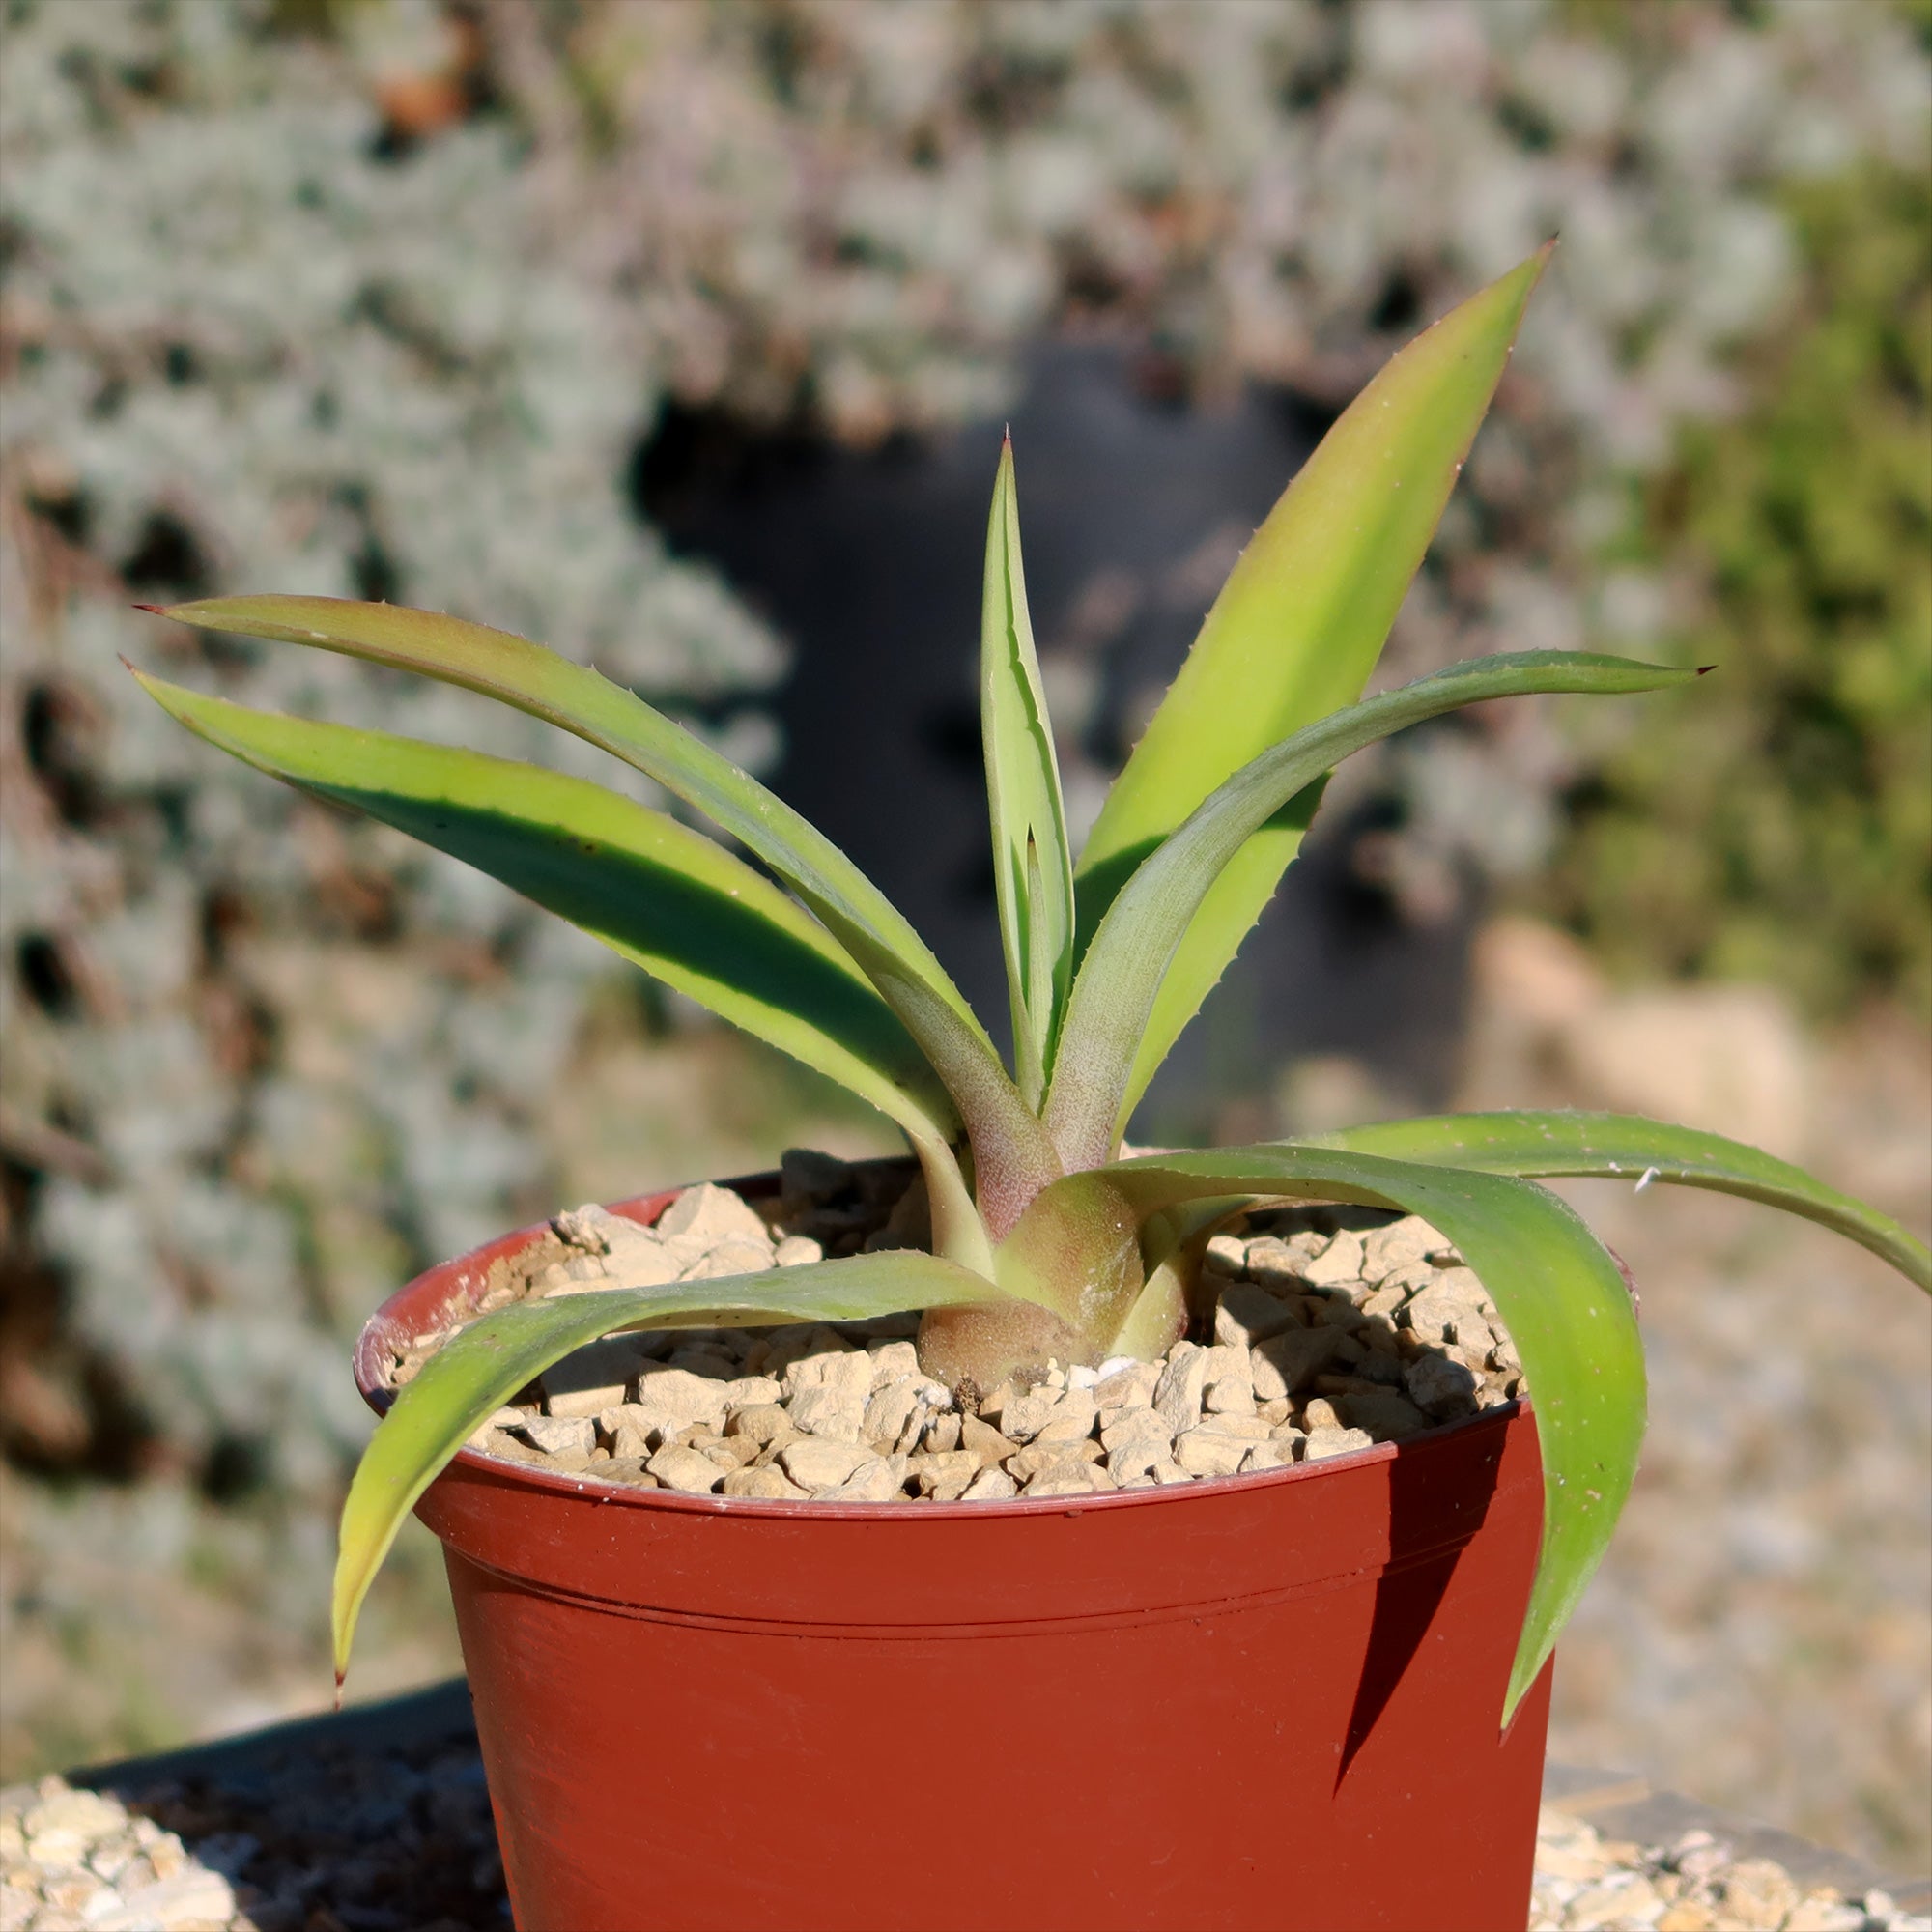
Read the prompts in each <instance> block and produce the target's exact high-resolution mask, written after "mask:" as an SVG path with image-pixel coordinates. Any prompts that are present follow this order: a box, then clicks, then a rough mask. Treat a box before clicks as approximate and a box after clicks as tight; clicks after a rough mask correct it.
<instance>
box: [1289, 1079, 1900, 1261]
mask: <svg viewBox="0 0 1932 1932" xmlns="http://www.w3.org/2000/svg"><path fill="white" fill-rule="evenodd" d="M1304 1145H1316V1146H1321V1147H1336V1148H1349V1149H1352V1150H1355V1151H1360V1152H1363V1153H1378V1154H1388V1155H1392V1156H1393V1157H1395V1158H1396V1159H1399V1160H1425V1161H1432V1162H1441V1163H1443V1164H1445V1165H1447V1166H1451V1167H1464V1168H1480V1169H1482V1170H1483V1171H1484V1172H1485V1173H1489V1174H1516V1175H1525V1176H1532V1177H1534V1176H1539V1175H1549V1176H1554V1175H1585V1176H1594V1177H1597V1178H1599V1179H1625V1180H1628V1179H1634V1180H1635V1181H1636V1182H1637V1184H1638V1185H1644V1184H1647V1181H1652V1180H1664V1181H1670V1182H1673V1183H1675V1184H1677V1185H1679V1186H1683V1187H1708V1188H1712V1189H1715V1190H1716V1191H1717V1192H1719V1193H1720V1194H1736V1195H1741V1196H1742V1197H1743V1198H1744V1199H1745V1200H1747V1201H1762V1202H1764V1203H1766V1204H1767V1205H1768V1206H1769V1207H1773V1208H1784V1209H1785V1210H1786V1211H1787V1212H1788V1213H1792V1214H1801V1215H1803V1216H1804V1219H1806V1220H1807V1221H1816V1222H1817V1223H1818V1224H1819V1225H1820V1226H1821V1227H1825V1228H1831V1229H1833V1230H1834V1231H1835V1232H1836V1233H1838V1234H1840V1235H1844V1236H1848V1237H1849V1238H1850V1239H1852V1240H1854V1241H1856V1242H1858V1244H1859V1245H1860V1246H1861V1247H1862V1248H1869V1249H1870V1250H1871V1252H1872V1253H1873V1254H1875V1255H1877V1256H1878V1257H1879V1258H1880V1260H1882V1261H1887V1262H1889V1263H1890V1264H1891V1265H1892V1266H1893V1267H1895V1268H1896V1269H1897V1270H1898V1271H1899V1273H1901V1274H1902V1275H1904V1276H1905V1277H1906V1279H1907V1280H1909V1281H1913V1282H1916V1283H1917V1284H1918V1286H1919V1287H1920V1288H1922V1289H1924V1290H1926V1291H1927V1292H1928V1293H1932V1250H1928V1249H1927V1247H1926V1245H1925V1243H1924V1242H1923V1241H1921V1240H1918V1239H1917V1238H1916V1237H1915V1236H1912V1235H1911V1234H1909V1233H1907V1231H1906V1230H1905V1229H1903V1228H1901V1227H1900V1226H1899V1225H1898V1223H1897V1222H1896V1221H1894V1220H1892V1219H1891V1218H1890V1217H1889V1215H1885V1214H1881V1213H1880V1212H1879V1211H1878V1210H1877V1209H1876V1208H1868V1207H1866V1206H1865V1204H1864V1203H1863V1202H1862V1201H1858V1200H1855V1199H1853V1197H1852V1196H1851V1195H1849V1194H1840V1193H1839V1192H1838V1191H1837V1189H1836V1188H1833V1187H1827V1186H1826V1185H1825V1184H1824V1183H1823V1182H1822V1181H1818V1180H1814V1179H1812V1178H1811V1177H1810V1176H1809V1175H1808V1174H1806V1173H1805V1172H1804V1170H1803V1169H1802V1168H1797V1167H1792V1166H1791V1165H1789V1163H1787V1162H1785V1161H1781V1160H1777V1159H1775V1158H1774V1157H1773V1156H1772V1155H1770V1154H1768V1153H1761V1152H1759V1151H1758V1150H1757V1149H1756V1148H1753V1147H1746V1146H1744V1145H1743V1144H1742V1143H1741V1142H1738V1141H1732V1140H1726V1139H1725V1138H1724V1137H1723V1136H1722V1135H1721V1134H1708V1133H1704V1132H1702V1131H1700V1130H1699V1129H1697V1128H1695V1127H1674V1126H1669V1125H1666V1124H1665V1123H1664V1122H1661V1121H1646V1120H1642V1119H1639V1118H1637V1117H1635V1116H1634V1115H1630V1114H1589V1113H1571V1112H1556V1113H1531V1112H1524V1113H1497V1114H1443V1115H1438V1116H1435V1118H1433V1119H1429V1120H1419V1121H1389V1122H1382V1123H1379V1124H1377V1125H1375V1126H1367V1127H1350V1128H1349V1129H1347V1130H1346V1131H1345V1132H1342V1133H1335V1134H1321V1135H1315V1136H1311V1137H1310V1141H1309V1142H1307V1143H1304Z"/></svg>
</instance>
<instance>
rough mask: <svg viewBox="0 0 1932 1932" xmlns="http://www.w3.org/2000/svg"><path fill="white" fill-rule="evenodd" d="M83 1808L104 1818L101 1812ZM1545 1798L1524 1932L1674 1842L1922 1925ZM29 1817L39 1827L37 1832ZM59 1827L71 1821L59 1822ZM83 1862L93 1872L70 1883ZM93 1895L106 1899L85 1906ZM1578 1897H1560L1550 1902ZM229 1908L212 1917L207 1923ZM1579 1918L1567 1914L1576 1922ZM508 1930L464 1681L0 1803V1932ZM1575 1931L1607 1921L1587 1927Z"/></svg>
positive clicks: (1608, 1799) (1799, 1861) (1672, 1811)
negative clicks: (1607, 1863)
mask: <svg viewBox="0 0 1932 1932" xmlns="http://www.w3.org/2000/svg"><path fill="white" fill-rule="evenodd" d="M83 1793H96V1794H99V1796H100V1797H102V1798H106V1799H108V1800H110V1801H112V1806H111V1808H110V1807H106V1806H100V1805H98V1804H93V1801H91V1800H89V1799H86V1798H84V1797H81V1796H79V1794H83ZM1544 1795H1545V1804H1546V1817H1545V1832H1544V1833H1543V1837H1542V1839H1541V1840H1540V1842H1539V1861H1538V1864H1539V1871H1538V1890H1539V1914H1540V1916H1539V1918H1538V1919H1537V1921H1536V1922H1538V1923H1542V1924H1567V1923H1570V1922H1572V1921H1571V1918H1570V1917H1569V1916H1568V1914H1567V1912H1566V1911H1565V1909H1564V1908H1562V1907H1561V1906H1556V1907H1546V1904H1545V1903H1544V1901H1545V1900H1546V1898H1547V1896H1548V1887H1547V1884H1546V1875H1545V1874H1544V1872H1543V1870H1542V1865H1543V1860H1544V1856H1545V1854H1546V1852H1547V1851H1548V1848H1549V1846H1550V1845H1551V1844H1552V1843H1554V1842H1555V1841H1557V1840H1559V1839H1561V1837H1562V1836H1563V1834H1564V1833H1570V1834H1572V1836H1573V1838H1574V1837H1576V1836H1577V1835H1580V1836H1581V1837H1582V1838H1585V1839H1590V1840H1591V1841H1592V1842H1595V1841H1596V1840H1602V1841H1604V1843H1605V1845H1606V1846H1610V1847H1614V1846H1616V1845H1619V1844H1621V1845H1622V1847H1623V1850H1624V1853H1625V1855H1626V1857H1629V1856H1630V1853H1631V1846H1632V1845H1640V1846H1671V1845H1675V1844H1678V1843H1679V1842H1680V1841H1681V1840H1683V1838H1684V1837H1685V1834H1686V1833H1698V1832H1706V1833H1710V1834H1711V1837H1712V1838H1713V1839H1716V1840H1718V1841H1720V1842H1721V1843H1722V1844H1723V1845H1725V1846H1728V1847H1730V1848H1732V1853H1733V1856H1734V1858H1735V1860H1737V1861H1770V1863H1771V1864H1773V1865H1775V1866H1776V1867H1779V1868H1781V1870H1782V1871H1783V1872H1784V1873H1785V1874H1787V1875H1788V1876H1789V1878H1790V1879H1791V1881H1792V1883H1793V1885H1794V1886H1795V1888H1796V1889H1797V1891H1799V1892H1802V1893H1806V1894H1811V1893H1817V1892H1821V1891H1824V1890H1826V1889H1830V1890H1833V1891H1835V1892H1836V1893H1837V1894H1839V1895H1840V1896H1841V1897H1843V1898H1846V1899H1868V1898H1872V1897H1873V1894H1875V1893H1879V1892H1883V1893H1885V1894H1889V1898H1888V1899H1887V1901H1886V1906H1887V1909H1886V1911H1885V1912H1884V1914H1883V1915H1882V1916H1881V1915H1878V1914H1877V1913H1876V1912H1875V1913H1874V1916H1873V1917H1871V1918H1868V1919H1864V1918H1862V1917H1861V1914H1859V1913H1858V1912H1856V1911H1855V1912H1853V1913H1852V1914H1851V1917H1852V1918H1861V1922H1864V1923H1867V1924H1877V1925H1887V1926H1889V1925H1892V1924H1903V1923H1904V1922H1906V1920H1907V1919H1908V1918H1919V1917H1922V1915H1925V1914H1926V1913H1927V1911H1928V1909H1932V1882H1928V1881H1925V1880H1918V1881H1907V1880H1900V1879H1897V1878H1894V1877H1890V1876H1889V1875H1887V1874H1885V1873H1882V1872H1878V1871H1875V1870H1872V1869H1871V1868H1869V1867H1868V1866H1865V1865H1863V1864H1861V1862H1860V1861H1857V1860H1855V1859H1851V1858H1847V1857H1845V1856H1844V1855H1842V1854H1840V1853H1836V1852H1832V1851H1829V1850H1826V1849H1825V1848H1823V1847H1821V1846H1817V1845H1812V1844H1808V1843H1806V1842H1805V1841H1804V1840H1803V1839H1800V1838H1796V1837H1793V1836H1792V1835H1790V1834H1789V1833H1783V1832H1777V1831H1774V1830H1772V1829H1770V1828H1769V1827H1766V1826H1761V1825H1757V1824H1753V1823H1751V1822H1750V1821H1748V1820H1745V1819H1740V1818H1737V1817H1735V1816H1731V1815H1729V1814H1726V1813H1723V1812H1720V1811H1717V1810H1715V1809H1713V1808H1712V1807H1710V1806H1707V1805H1701V1804H1696V1803H1695V1802H1693V1801H1692V1800H1690V1799H1687V1798H1683V1797H1681V1796H1679V1795H1678V1794H1676V1793H1674V1792H1669V1791H1662V1790H1658V1789H1656V1788H1655V1787H1653V1786H1652V1785H1651V1784H1649V1783H1648V1782H1647V1781H1646V1780H1644V1779H1643V1778H1640V1777H1635V1776H1615V1775H1606V1774H1605V1773H1602V1772H1595V1771H1588V1770H1583V1769H1580V1768H1578V1767H1576V1766H1571V1765H1556V1764H1553V1765H1551V1766H1549V1768H1548V1773H1547V1774H1546V1776H1545V1780H1544ZM90 1807H91V1808H90ZM124 1807H125V1808H124ZM37 1809H38V1811H39V1815H41V1816H42V1818H43V1826H42V1827H38V1828H37V1827H35V1826H34V1824H33V1820H34V1817H35V1816H36V1814H37ZM65 1811H73V1812H74V1813H75V1817H74V1818H73V1819H72V1820H66V1819H65V1818H64V1816H63V1814H64V1812H65ZM83 1812H84V1813H87V1814H88V1815H87V1816H86V1817H84V1818H83V1817H82V1816H81V1815H80V1814H81V1813H83ZM128 1814H132V1815H131V1816H129V1815H128ZM1555 1814H1561V1815H1560V1816H1557V1815H1555ZM1566 1819H1568V1820H1577V1821H1580V1823H1579V1824H1566V1823H1564V1820H1566ZM23 1826H24V1827H25V1828H26V1832H25V1833H23ZM1552 1828H1553V1830H1552ZM1585 1828H1587V1829H1585ZM35 1830H39V1831H41V1833H42V1835H41V1836H39V1837H36V1838H34V1839H33V1840H32V1842H33V1845H34V1848H35V1851H36V1853H37V1854H38V1857H39V1862H38V1863H36V1862H35V1861H34V1860H32V1859H30V1858H29V1857H28V1856H27V1855H26V1850H25V1847H26V1845H27V1842H28V1836H27V1833H32V1832H33V1831H35ZM61 1833H67V1834H68V1835H69V1836H71V1837H73V1839H74V1843H75V1845H76V1846H78V1847H80V1849H78V1850H74V1851H73V1852H72V1854H71V1861H70V1862H71V1869H56V1870H52V1871H50V1870H49V1856H50V1855H49V1854H48V1852H47V1849H46V1848H47V1847H48V1846H49V1845H53V1844H55V1843H56V1842H57V1840H58V1839H59V1838H60V1834H61ZM1593 1833H1594V1837H1593V1836H1592V1834H1593ZM89 1859H92V1861H93V1866H94V1869H93V1870H92V1871H90V1870H88V1869H85V1868H84V1862H83V1861H87V1860H89ZM1652 1868H1653V1869H1655V1865H1654V1864H1653V1867H1652ZM103 1870H105V1871H108V1872H109V1873H110V1877H109V1878H108V1879H106V1880H105V1881H103V1879H102V1878H101V1877H100V1876H99V1875H97V1874H99V1873H100V1872H101V1871H103ZM1632 1870H1633V1871H1634V1861H1633V1863H1632ZM1610 1876H1611V1877H1612V1879H1613V1880H1615V1882H1616V1883H1632V1882H1633V1880H1632V1879H1631V1878H1630V1877H1629V1876H1628V1875H1626V1876H1625V1877H1623V1878H1617V1875H1616V1873H1615V1872H1614V1871H1613V1872H1612V1873H1611V1874H1610ZM104 1883H105V1884H110V1885H111V1886H112V1888H113V1889H114V1891H115V1893H116V1896H115V1897H112V1898H104V1897H102V1896H101V1895H100V1894H101V1890H102V1887H103V1884H104ZM1559 1885H1560V1881H1559ZM1577 1890H1578V1888H1577V1886H1574V1885H1573V1886H1571V1887H1569V1888H1568V1889H1567V1891H1564V1892H1563V1893H1562V1894H1561V1895H1564V1896H1567V1895H1568V1892H1571V1891H1577ZM1611 1890H1612V1891H1613V1890H1614V1885H1613V1886H1612V1887H1611ZM84 1893H85V1894H87V1896H86V1897H83V1894H84ZM224 1903H225V1905H226V1907H227V1909H226V1911H225V1912H216V1911H215V1910H214V1909H213V1908H214V1907H216V1906H219V1905H222V1904H224ZM1584 1904H1585V1901H1583V1900H1582V1899H1581V1898H1580V1897H1579V1898H1578V1899H1577V1910H1583V1909H1584ZM1874 1905H1876V1901H1875V1900H1874ZM1549 1912H1554V1913H1555V1914H1556V1916H1553V1917H1552V1916H1548V1913H1549ZM83 1915H84V1916H83ZM1653 1918H1654V1914H1653ZM508 1920H509V1911H508V1904H507V1901H506V1899H505V1898H504V1895H503V1889H502V1872H501V1868H500V1865H499V1864H498V1862H497V1854H496V1840H495V1833H494V1828H493V1826H492V1822H491V1817H490V1807H489V1795H488V1791H487V1789H486V1787H485V1784H484V1779H483V1772H482V1763H481V1760H480V1758H479V1756H478V1754H477V1747H476V1731H475V1725H474V1721H473V1719H472V1716H471V1712H470V1704H469V1687H468V1686H467V1685H466V1684H465V1683H464V1681H463V1680H462V1679H461V1678H456V1679H452V1680H450V1681H449V1682H447V1683H443V1684H438V1685H434V1686H432V1687H430V1688H429V1689H427V1690H418V1691H414V1692H412V1693H410V1694H409V1695H406V1696H401V1697H395V1698H390V1699H388V1700H386V1701H384V1702H382V1703H376V1704H368V1705H363V1706H359V1707H353V1708H351V1709H350V1710H347V1711H343V1712H340V1713H336V1714H334V1715H330V1716H325V1717H317V1718H305V1719H296V1720H294V1721H291V1722H288V1723H283V1724H276V1725H274V1726H271V1727H270V1728H269V1729H266V1730H260V1731H254V1732H249V1733H246V1734H244V1735H241V1736H239V1737H234V1738H227V1739H223V1740H220V1741H217V1742H214V1743H211V1744H203V1745H194V1746H189V1747H185V1748H183V1749H179V1750H173V1751H167V1752H163V1753H160V1754H157V1755H154V1756H149V1757H141V1758H129V1759H126V1760H123V1761H121V1762H118V1763H114V1764H107V1765H100V1766H96V1767H93V1768H91V1769H89V1770H84V1771H77V1772H74V1773H73V1774H71V1776H70V1777H68V1778H67V1779H66V1780H59V1779H49V1780H45V1781H43V1784H42V1785H41V1786H39V1787H35V1786H16V1787H14V1788H13V1789H11V1790H9V1791H5V1792H0V1921H4V1922H0V1932H16V1928H17V1932H25V1929H26V1928H30V1927H31V1928H33V1932H63V1928H69V1927H72V1928H87V1927H99V1928H105V1927H110V1926H111V1927H117V1928H118V1927H122V1926H124V1925H125V1926H128V1927H130V1928H131V1927H143V1928H146V1927H156V1928H158V1932H188V1928H190V1927H192V1928H196V1932H199V1928H204V1927H207V1928H212V1929H213V1932H411V1928H420V1932H496V1928H499V1927H503V1926H506V1925H507V1924H508ZM1577 1922H1587V1923H1589V1924H1591V1925H1596V1926H1605V1927H1607V1926H1612V1925H1614V1924H1616V1923H1618V1922H1620V1921H1619V1920H1618V1919H1616V1918H1614V1917H1613V1918H1602V1917H1597V1916H1589V1917H1587V1918H1585V1919H1584V1920H1580V1921H1577ZM1638 1922H1650V1921H1638ZM1698 1922H1700V1923H1707V1924H1711V1925H1716V1926H1720V1925H1723V1924H1726V1923H1728V1922H1730V1921H1729V1920H1727V1919H1724V1918H1721V1917H1719V1918H1706V1919H1702V1920H1699V1921H1698ZM1736 1922H1738V1923H1741V1924H1742V1923H1756V1922H1764V1923H1767V1924H1775V1923H1777V1922H1779V1921H1778V1920H1776V1919H1767V1920H1763V1921H1758V1920H1745V1919H1740V1920H1738V1921H1736ZM1795 1922H1798V1921H1796V1920H1794V1923H1795ZM1829 1922H1833V1923H1835V1922H1838V1921H1837V1920H1835V1919H1834V1920H1831V1921H1829Z"/></svg>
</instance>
